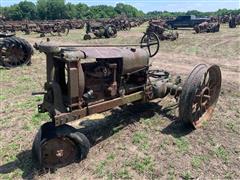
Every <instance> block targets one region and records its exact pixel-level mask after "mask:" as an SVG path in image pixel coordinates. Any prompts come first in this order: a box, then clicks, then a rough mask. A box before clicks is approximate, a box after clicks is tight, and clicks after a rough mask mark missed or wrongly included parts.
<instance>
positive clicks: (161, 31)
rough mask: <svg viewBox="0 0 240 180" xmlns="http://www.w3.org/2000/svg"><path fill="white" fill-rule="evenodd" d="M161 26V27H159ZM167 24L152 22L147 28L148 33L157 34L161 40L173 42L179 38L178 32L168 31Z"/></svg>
mask: <svg viewBox="0 0 240 180" xmlns="http://www.w3.org/2000/svg"><path fill="white" fill-rule="evenodd" d="M159 24H160V25H159ZM165 26H166V25H165V24H161V23H156V24H155V23H154V21H153V22H150V23H149V26H148V27H147V30H146V33H152V32H153V33H155V34H156V35H157V36H158V38H159V39H160V40H162V41H163V40H171V41H174V40H176V39H177V38H178V36H179V34H178V32H174V31H172V30H168V29H167V28H166V27H165Z"/></svg>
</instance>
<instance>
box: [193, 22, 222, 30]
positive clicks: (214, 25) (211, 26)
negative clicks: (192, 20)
mask: <svg viewBox="0 0 240 180" xmlns="http://www.w3.org/2000/svg"><path fill="white" fill-rule="evenodd" d="M219 29H220V24H219V23H218V22H203V23H201V24H199V25H196V26H195V27H194V30H195V32H196V33H204V32H206V33H215V32H219Z"/></svg>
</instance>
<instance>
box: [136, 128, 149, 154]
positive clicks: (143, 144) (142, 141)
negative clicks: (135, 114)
mask: <svg viewBox="0 0 240 180" xmlns="http://www.w3.org/2000/svg"><path fill="white" fill-rule="evenodd" d="M132 143H133V144H134V145H137V146H138V147H139V148H140V149H141V150H147V149H149V146H150V145H149V142H148V137H147V134H146V133H145V132H140V131H139V132H135V133H134V134H133V137H132Z"/></svg>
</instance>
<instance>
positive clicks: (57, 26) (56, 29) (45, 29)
mask: <svg viewBox="0 0 240 180" xmlns="http://www.w3.org/2000/svg"><path fill="white" fill-rule="evenodd" d="M36 32H38V33H40V37H45V34H47V33H50V34H51V35H52V36H56V35H58V36H63V35H64V36H67V35H68V33H69V26H68V25H66V24H64V23H40V24H38V28H37V30H36Z"/></svg>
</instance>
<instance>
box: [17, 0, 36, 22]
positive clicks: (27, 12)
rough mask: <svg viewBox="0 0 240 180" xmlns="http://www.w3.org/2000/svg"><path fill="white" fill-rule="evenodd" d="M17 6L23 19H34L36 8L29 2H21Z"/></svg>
mask: <svg viewBox="0 0 240 180" xmlns="http://www.w3.org/2000/svg"><path fill="white" fill-rule="evenodd" d="M18 5H19V8H20V10H21V13H22V18H23V19H31V20H32V19H36V15H37V8H36V6H35V4H34V3H32V2H29V1H21V2H20V3H19V4H18Z"/></svg>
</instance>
